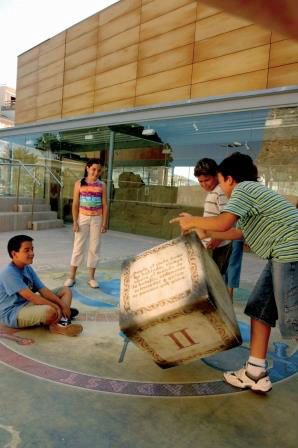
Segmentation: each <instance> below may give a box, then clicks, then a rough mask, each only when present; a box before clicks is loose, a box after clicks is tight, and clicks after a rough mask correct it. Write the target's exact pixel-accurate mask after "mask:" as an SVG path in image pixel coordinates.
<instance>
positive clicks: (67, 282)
mask: <svg viewBox="0 0 298 448" xmlns="http://www.w3.org/2000/svg"><path fill="white" fill-rule="evenodd" d="M75 282H76V281H75V280H74V279H73V278H68V279H67V280H66V281H65V283H64V286H68V287H69V288H71V287H72V286H73V285H74V284H75Z"/></svg>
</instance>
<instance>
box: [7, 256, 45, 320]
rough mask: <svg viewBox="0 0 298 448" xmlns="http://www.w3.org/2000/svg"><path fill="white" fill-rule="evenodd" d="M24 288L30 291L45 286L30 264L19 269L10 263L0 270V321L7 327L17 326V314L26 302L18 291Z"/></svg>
mask: <svg viewBox="0 0 298 448" xmlns="http://www.w3.org/2000/svg"><path fill="white" fill-rule="evenodd" d="M26 288H29V289H31V291H32V292H38V291H39V290H40V289H41V288H45V285H44V284H43V283H42V281H41V280H40V279H39V278H38V276H37V275H36V274H35V272H34V270H33V269H32V267H31V266H25V267H24V268H23V269H20V268H18V267H17V266H16V265H15V264H13V263H10V264H9V265H8V266H6V268H4V269H2V270H1V271H0V322H1V323H3V324H4V325H6V326H7V327H13V328H17V314H18V312H19V311H20V309H21V308H22V307H23V306H24V305H26V304H27V303H28V300H26V299H23V297H21V296H20V295H19V294H18V292H19V291H21V290H22V289H26Z"/></svg>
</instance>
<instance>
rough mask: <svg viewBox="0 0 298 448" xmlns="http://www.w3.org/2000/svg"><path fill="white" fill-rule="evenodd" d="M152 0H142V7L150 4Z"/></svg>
mask: <svg viewBox="0 0 298 448" xmlns="http://www.w3.org/2000/svg"><path fill="white" fill-rule="evenodd" d="M152 2H153V0H142V5H148V3H152Z"/></svg>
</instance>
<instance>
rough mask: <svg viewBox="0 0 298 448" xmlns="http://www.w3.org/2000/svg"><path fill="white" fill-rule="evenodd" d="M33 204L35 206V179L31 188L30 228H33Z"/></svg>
mask: <svg viewBox="0 0 298 448" xmlns="http://www.w3.org/2000/svg"><path fill="white" fill-rule="evenodd" d="M34 206H35V180H33V189H32V211H31V226H30V228H31V229H33V221H34Z"/></svg>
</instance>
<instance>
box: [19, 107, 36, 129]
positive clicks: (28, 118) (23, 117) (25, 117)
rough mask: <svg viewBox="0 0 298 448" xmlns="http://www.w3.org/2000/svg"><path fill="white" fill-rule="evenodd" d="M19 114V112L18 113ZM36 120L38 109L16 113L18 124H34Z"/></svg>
mask: <svg viewBox="0 0 298 448" xmlns="http://www.w3.org/2000/svg"><path fill="white" fill-rule="evenodd" d="M16 112H17V111H16ZM35 120H36V109H32V110H26V111H25V112H18V113H16V124H17V125H18V124H24V123H34V121H35Z"/></svg>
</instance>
